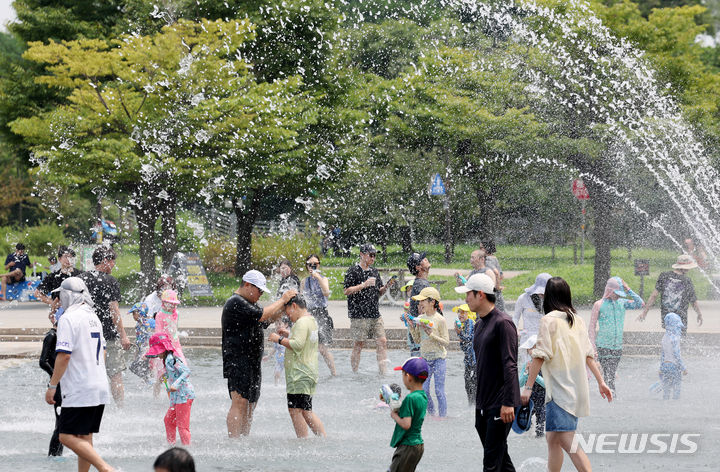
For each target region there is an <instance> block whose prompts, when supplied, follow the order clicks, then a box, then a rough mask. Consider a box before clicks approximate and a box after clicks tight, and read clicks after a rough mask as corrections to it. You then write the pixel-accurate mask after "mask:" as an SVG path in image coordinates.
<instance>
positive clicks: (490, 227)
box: [475, 184, 496, 241]
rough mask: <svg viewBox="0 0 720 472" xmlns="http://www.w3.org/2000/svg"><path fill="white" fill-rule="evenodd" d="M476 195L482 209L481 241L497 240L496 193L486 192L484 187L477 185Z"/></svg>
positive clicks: (479, 232)
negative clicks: (495, 224) (495, 225)
mask: <svg viewBox="0 0 720 472" xmlns="http://www.w3.org/2000/svg"><path fill="white" fill-rule="evenodd" d="M475 195H477V200H478V206H479V207H480V228H479V229H478V237H479V239H480V241H489V240H491V239H495V238H494V236H495V228H494V222H495V217H494V214H495V200H496V198H495V193H494V192H493V191H492V189H490V190H485V189H484V188H483V187H482V185H479V184H476V187H475Z"/></svg>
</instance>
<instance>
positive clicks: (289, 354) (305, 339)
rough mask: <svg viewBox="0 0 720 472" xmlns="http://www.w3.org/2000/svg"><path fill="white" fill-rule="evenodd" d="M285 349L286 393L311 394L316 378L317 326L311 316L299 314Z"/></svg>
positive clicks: (313, 390)
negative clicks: (288, 346)
mask: <svg viewBox="0 0 720 472" xmlns="http://www.w3.org/2000/svg"><path fill="white" fill-rule="evenodd" d="M288 341H289V342H290V348H289V349H286V350H285V383H286V390H287V393H292V394H305V395H313V394H314V393H315V386H316V385H317V380H318V326H317V322H316V321H315V318H313V317H312V316H310V315H308V316H301V317H300V318H299V319H298V320H297V321H296V322H295V324H294V325H293V327H292V329H291V330H290V337H289V338H288Z"/></svg>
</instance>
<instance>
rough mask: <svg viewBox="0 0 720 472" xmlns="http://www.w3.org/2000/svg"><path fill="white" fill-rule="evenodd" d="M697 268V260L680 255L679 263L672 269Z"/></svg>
mask: <svg viewBox="0 0 720 472" xmlns="http://www.w3.org/2000/svg"><path fill="white" fill-rule="evenodd" d="M697 266H698V265H697V262H695V259H693V258H692V256H689V255H687V254H680V255H679V256H678V258H677V262H676V263H675V264H673V265H672V268H673V269H687V270H690V269H694V268H696V267H697Z"/></svg>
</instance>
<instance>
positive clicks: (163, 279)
mask: <svg viewBox="0 0 720 472" xmlns="http://www.w3.org/2000/svg"><path fill="white" fill-rule="evenodd" d="M166 285H170V288H171V289H172V290H175V280H174V279H173V278H172V277H170V276H169V275H168V274H163V275H161V276H160V278H159V279H158V280H157V282H156V283H155V291H160V289H161V288H163V287H164V286H166Z"/></svg>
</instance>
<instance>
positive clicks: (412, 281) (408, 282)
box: [400, 277, 415, 292]
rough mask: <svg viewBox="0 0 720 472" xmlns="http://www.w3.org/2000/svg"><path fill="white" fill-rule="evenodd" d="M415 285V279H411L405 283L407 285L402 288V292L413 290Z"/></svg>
mask: <svg viewBox="0 0 720 472" xmlns="http://www.w3.org/2000/svg"><path fill="white" fill-rule="evenodd" d="M414 283H415V277H411V278H409V279H407V280H406V281H405V285H403V286H402V287H400V291H402V292H404V291H405V290H407V289H409V288H412V286H413V284H414Z"/></svg>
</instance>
